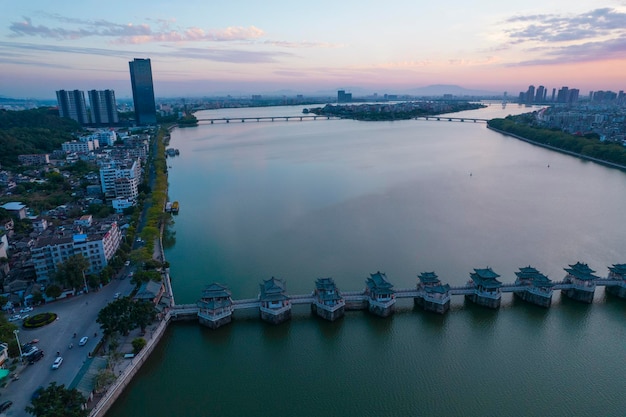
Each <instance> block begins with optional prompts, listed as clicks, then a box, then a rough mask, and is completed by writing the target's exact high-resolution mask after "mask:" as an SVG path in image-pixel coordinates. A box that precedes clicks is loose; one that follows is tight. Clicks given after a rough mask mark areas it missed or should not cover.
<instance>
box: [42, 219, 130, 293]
mask: <svg viewBox="0 0 626 417" xmlns="http://www.w3.org/2000/svg"><path fill="white" fill-rule="evenodd" d="M121 241H122V232H121V231H120V229H119V227H118V226H117V222H112V223H108V224H102V225H100V226H97V225H96V226H95V229H94V228H92V230H89V231H88V232H87V233H76V234H68V235H65V234H63V235H53V236H49V237H40V238H39V239H37V243H35V245H34V246H33V247H32V248H31V256H32V260H33V264H34V265H35V273H36V274H37V282H47V281H50V279H52V278H53V277H54V273H55V272H56V270H57V265H58V264H60V263H63V262H65V261H67V260H68V259H69V257H70V256H74V255H78V254H82V255H83V257H84V258H86V259H87V260H89V269H88V270H86V271H85V274H98V273H100V271H102V269H103V268H104V267H105V266H107V264H108V261H109V260H110V259H111V258H112V257H113V255H115V252H116V251H117V249H118V248H119V247H120V243H121Z"/></svg>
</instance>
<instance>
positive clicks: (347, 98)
mask: <svg viewBox="0 0 626 417" xmlns="http://www.w3.org/2000/svg"><path fill="white" fill-rule="evenodd" d="M351 102H352V93H346V91H345V90H339V91H337V103H351Z"/></svg>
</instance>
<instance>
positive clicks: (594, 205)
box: [108, 106, 626, 416]
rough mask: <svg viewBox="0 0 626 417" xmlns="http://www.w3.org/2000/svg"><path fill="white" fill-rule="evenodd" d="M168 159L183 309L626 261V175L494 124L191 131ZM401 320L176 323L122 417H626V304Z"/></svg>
mask: <svg viewBox="0 0 626 417" xmlns="http://www.w3.org/2000/svg"><path fill="white" fill-rule="evenodd" d="M519 111H522V109H518V108H517V107H515V108H508V109H506V110H504V111H503V110H502V109H501V108H500V107H499V106H492V107H489V108H487V109H484V110H480V111H477V112H469V113H464V116H465V117H471V115H475V116H476V117H495V116H498V115H506V114H508V113H516V112H519ZM299 112H300V109H298V108H271V109H237V110H222V111H218V112H210V113H209V114H211V115H212V116H213V117H227V116H233V115H235V116H237V115H238V116H241V117H244V116H264V115H291V114H294V115H295V114H299ZM171 146H173V147H176V148H179V149H180V151H181V155H180V156H179V157H176V158H172V159H169V160H168V164H169V165H171V169H170V177H169V180H170V198H171V199H172V200H179V201H180V203H181V210H180V215H179V216H177V217H176V223H175V227H174V230H175V231H176V245H175V246H174V247H173V248H172V249H170V250H168V251H167V254H166V256H167V258H168V260H169V261H170V262H171V264H172V268H171V270H172V276H173V286H174V291H175V298H176V302H178V303H190V302H194V301H195V300H196V299H197V298H198V297H199V295H200V292H201V290H202V288H203V287H204V286H205V285H206V284H208V283H210V282H213V281H219V282H222V283H224V284H226V285H228V286H229V287H230V288H231V290H232V292H233V297H234V298H249V297H255V296H256V294H257V292H258V285H259V283H260V282H261V281H262V280H263V279H268V278H270V277H271V276H276V277H279V278H283V279H285V280H286V282H287V290H288V292H289V293H292V294H303V293H308V292H311V291H312V290H313V286H314V281H315V279H316V278H318V277H325V276H332V277H333V278H334V279H335V282H336V283H337V284H338V286H339V287H340V289H342V290H345V291H353V290H360V289H362V288H363V287H364V280H365V278H366V277H367V276H368V274H369V273H373V272H376V271H378V270H381V271H384V272H386V273H387V276H388V278H389V279H390V281H391V282H392V283H394V284H395V286H396V287H397V288H407V287H413V286H414V285H415V281H416V279H415V276H416V274H418V273H419V272H424V271H431V270H434V271H435V272H437V274H438V275H439V277H440V278H441V280H442V281H443V282H447V283H450V284H451V285H461V284H463V283H464V282H466V281H467V279H468V278H469V272H470V271H471V270H472V268H482V267H486V266H490V267H492V268H493V269H494V271H496V272H498V273H499V274H501V275H502V278H501V280H502V281H503V282H512V281H513V280H514V274H513V273H514V271H516V270H517V268H519V267H522V266H527V265H529V264H531V265H533V266H535V267H536V268H538V269H539V270H540V271H542V272H543V273H545V274H547V275H548V276H549V277H550V278H552V279H554V280H561V279H562V278H563V276H564V274H565V273H564V271H563V268H564V267H566V266H567V265H568V264H573V263H575V262H577V261H582V262H586V263H588V264H589V265H590V267H592V268H593V269H595V270H596V271H597V272H598V274H600V275H606V274H607V268H606V267H607V266H608V265H611V264H613V263H624V262H626V254H625V253H624V251H623V248H625V247H626V235H625V234H624V232H623V227H622V226H621V223H622V222H623V220H622V219H623V208H624V207H626V193H624V190H625V187H624V186H625V185H626V175H624V174H623V173H621V172H619V171H615V170H610V169H607V168H604V167H601V166H598V165H595V164H593V163H588V162H582V161H579V160H577V159H575V158H571V157H568V156H565V155H560V154H557V153H554V152H550V151H547V150H544V149H541V148H537V147H533V146H531V145H529V144H526V143H523V142H520V141H517V140H514V139H511V138H507V137H503V136H501V135H499V134H496V133H494V132H491V131H488V130H487V129H486V128H485V126H484V124H470V123H450V122H426V121H404V122H393V123H386V122H383V123H364V122H354V121H316V122H274V123H271V122H264V123H245V124H232V123H231V124H229V125H204V126H200V127H199V128H196V129H183V130H177V131H175V132H174V133H173V135H172V142H171ZM548 165H549V167H548ZM470 173H471V176H470ZM398 307H399V308H398V311H397V313H396V314H395V315H394V316H393V317H391V318H388V319H380V318H377V317H372V316H370V315H368V314H367V313H366V312H363V311H356V312H349V313H347V314H346V316H345V317H344V318H343V319H342V320H340V321H338V322H335V323H327V322H325V321H322V320H321V319H318V318H315V317H312V316H311V314H310V312H309V311H308V309H307V308H304V307H297V308H295V310H294V317H293V319H292V320H291V321H290V322H288V323H285V324H282V325H279V326H272V325H268V324H265V323H263V322H261V321H260V320H259V319H258V318H257V315H256V314H255V313H253V312H248V313H241V312H237V313H236V317H235V320H234V322H233V323H231V324H230V325H228V326H226V327H224V328H221V329H219V330H216V331H211V330H209V329H206V328H203V327H200V326H199V325H198V324H196V323H187V324H181V323H176V324H174V325H172V326H170V328H169V329H168V331H167V334H166V336H165V337H164V339H163V341H162V343H161V344H160V345H159V347H158V348H157V350H156V351H155V352H154V354H153V355H152V356H151V357H150V359H149V361H148V362H147V363H146V365H144V367H143V368H142V369H141V371H140V373H139V374H138V376H137V377H136V378H135V380H134V381H133V383H132V384H131V385H130V387H129V388H128V389H127V391H126V392H125V393H124V394H123V395H122V397H121V398H120V400H119V401H118V403H117V404H116V405H115V406H114V407H113V408H112V409H111V411H110V412H109V414H108V415H111V416H136V415H150V416H174V415H176V416H270V415H272V416H320V415H325V416H339V415H342V416H343V415H350V416H351V415H358V416H402V415H410V416H455V415H463V416H622V415H624V410H625V409H626V386H625V384H624V382H623V376H624V375H625V372H626V362H625V360H624V359H625V358H626V345H625V341H626V339H625V337H624V336H625V332H626V326H624V317H625V313H626V300H619V299H616V298H614V297H610V296H605V294H604V291H603V289H598V290H597V291H596V297H595V300H594V303H593V304H592V305H584V304H579V303H576V302H573V301H570V300H567V299H561V297H560V295H559V293H558V292H556V293H555V296H554V299H553V306H552V307H551V308H550V309H542V308H539V307H536V306H532V305H528V304H525V303H523V302H521V301H518V300H514V299H512V298H510V296H508V295H507V296H504V297H503V306H502V308H501V309H500V310H498V311H491V310H487V309H484V308H480V307H477V306H474V305H471V304H466V303H465V302H464V301H463V299H462V298H461V297H458V298H455V299H454V301H453V306H452V310H451V311H450V312H449V313H448V314H447V315H445V316H438V315H434V314H429V313H426V312H422V311H420V310H414V309H413V306H412V304H411V303H410V302H408V301H402V302H401V303H400V304H399V306H398Z"/></svg>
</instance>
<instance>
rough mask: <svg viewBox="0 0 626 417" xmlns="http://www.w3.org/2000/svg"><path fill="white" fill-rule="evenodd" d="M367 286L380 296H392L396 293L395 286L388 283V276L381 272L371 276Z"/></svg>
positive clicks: (366, 282)
mask: <svg viewBox="0 0 626 417" xmlns="http://www.w3.org/2000/svg"><path fill="white" fill-rule="evenodd" d="M365 284H366V285H367V288H369V289H370V291H372V292H376V293H378V294H392V293H394V292H395V291H394V290H392V288H393V284H391V283H390V282H389V281H387V276H386V275H385V274H384V273H383V272H380V271H378V272H376V273H375V274H370V277H369V278H368V279H367V280H366V281H365Z"/></svg>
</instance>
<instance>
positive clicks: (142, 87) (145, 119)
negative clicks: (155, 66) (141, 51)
mask: <svg viewBox="0 0 626 417" xmlns="http://www.w3.org/2000/svg"><path fill="white" fill-rule="evenodd" d="M128 65H129V66H130V82H131V84H132V87H133V103H134V105H135V119H136V122H137V124H138V125H151V124H155V123H156V105H155V103H154V87H153V85H152V66H151V65H150V59H141V58H135V59H134V60H133V61H131V62H129V63H128Z"/></svg>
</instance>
